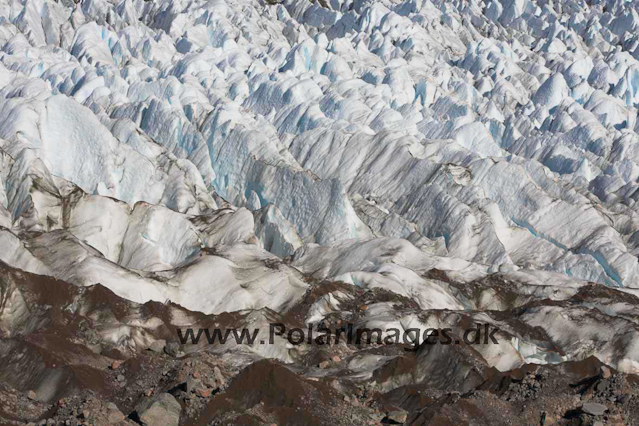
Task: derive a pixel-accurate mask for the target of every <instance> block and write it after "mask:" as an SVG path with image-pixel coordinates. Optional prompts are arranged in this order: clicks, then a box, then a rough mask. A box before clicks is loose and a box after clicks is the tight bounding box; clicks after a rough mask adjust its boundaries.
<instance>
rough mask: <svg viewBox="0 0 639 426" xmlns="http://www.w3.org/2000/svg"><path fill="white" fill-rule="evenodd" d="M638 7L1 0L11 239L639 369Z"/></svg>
mask: <svg viewBox="0 0 639 426" xmlns="http://www.w3.org/2000/svg"><path fill="white" fill-rule="evenodd" d="M638 10H639V1H637V0H631V1H622V0H608V1H600V0H594V1H590V2H585V1H577V0H575V1H560V2H552V1H545V0H488V1H478V0H471V1H467V0H456V1H444V0H409V1H400V0H317V1H308V0H284V1H282V2H279V1H264V0H232V1H231V0H207V1H204V0H188V1H187V0H152V1H144V0H82V1H80V2H78V3H75V2H73V1H71V0H60V1H59V2H56V1H52V0H11V1H8V0H0V50H1V51H0V261H2V262H4V263H5V264H6V265H7V267H10V268H13V269H16V270H22V271H26V272H28V273H33V274H40V275H47V276H50V277H53V278H55V279H58V280H63V281H66V282H68V283H71V284H74V285H77V286H92V285H95V284H102V285H103V286H105V287H107V288H108V289H109V290H111V291H112V292H114V293H115V294H116V295H117V296H120V297H122V298H125V299H128V300H130V301H133V302H136V303H144V302H148V301H159V302H165V301H167V300H170V301H172V302H173V303H176V304H179V305H181V306H183V307H184V308H185V309H188V310H191V311H199V312H202V313H204V314H221V313H223V312H234V311H247V310H249V311H252V312H253V314H255V315H257V316H259V315H260V314H259V312H263V311H264V310H271V311H274V312H277V313H278V314H284V313H286V312H289V311H290V310H291V309H293V308H294V307H295V306H298V304H299V303H300V301H301V300H302V299H303V297H304V295H305V294H306V293H307V291H308V289H309V283H311V282H314V283H317V282H321V281H326V282H330V281H342V282H345V283H348V284H349V285H352V286H357V287H362V288H364V289H367V290H370V291H373V290H375V289H382V290H384V291H389V292H392V293H394V294H395V295H397V296H398V297H400V296H401V297H403V298H407V299H409V300H411V301H412V302H413V303H414V305H411V307H410V309H408V308H407V309H399V308H398V307H397V306H396V305H394V304H393V303H391V302H384V301H378V303H373V304H372V305H371V306H370V307H369V310H368V311H367V313H366V315H364V316H362V317H361V318H360V321H361V324H360V325H362V326H371V327H372V326H380V325H385V326H387V327H395V326H398V325H399V327H400V328H410V327H417V328H419V329H426V328H429V327H433V326H437V327H442V326H455V325H456V324H458V323H461V322H464V321H469V320H473V321H482V322H490V323H493V324H496V325H498V326H500V327H501V328H502V329H504V330H506V331H505V336H507V339H506V340H505V343H503V344H502V345H500V346H499V347H498V348H492V349H490V350H491V351H492V352H485V353H484V352H481V351H480V353H481V355H482V356H483V357H484V358H485V360H486V362H487V365H489V366H490V367H496V368H497V369H498V370H508V369H511V368H517V367H519V366H521V365H522V364H523V363H527V362H537V363H555V362H560V361H568V360H583V359H586V358H588V357H589V356H592V355H594V356H596V357H597V358H599V359H600V360H601V361H602V362H605V363H607V364H609V365H612V366H614V367H615V368H617V369H619V370H621V371H624V372H628V373H639V358H638V355H637V353H638V352H637V348H638V347H639V340H637V339H639V337H638V336H639V334H637V333H636V330H637V329H638V328H639V320H638V318H639V313H638V312H637V304H636V303H635V302H634V300H635V299H634V295H639V262H638V259H637V256H638V255H639V203H638V202H637V201H639V120H638V118H637V117H638V110H639V13H638V12H637V11H638ZM433 271H435V272H433ZM589 283H595V284H598V285H602V286H609V287H614V288H615V289H606V292H610V293H606V294H605V297H603V296H601V297H600V295H591V296H592V300H589V301H587V302H583V304H568V303H567V302H566V303H565V304H562V303H563V302H565V301H566V300H569V299H571V298H573V297H577V296H575V295H580V294H582V293H583V294H586V293H587V292H586V290H584V289H590V288H591V287H590V284H589ZM492 286H494V288H493V287H492ZM465 287H466V288H467V290H464V288H465ZM470 288H472V289H473V290H472V291H476V293H473V295H470V293H471V291H470V290H468V289H470ZM504 292H505V293H507V294H508V297H506V296H504V297H503V298H500V297H501V296H500V294H503V293H504ZM331 294H332V293H331ZM588 294H589V293H588ZM610 294H614V295H616V296H614V297H613V296H611V295H610ZM340 297H345V296H344V295H343V294H338V295H332V296H330V297H329V296H326V298H324V299H322V300H321V301H320V302H317V305H314V306H313V307H311V308H310V310H309V312H308V315H307V317H306V318H305V319H306V320H308V321H310V322H318V321H321V320H322V319H323V318H324V317H326V316H327V315H330V314H331V313H332V312H335V311H339V310H340V308H339V306H338V305H339V303H338V302H339V299H340ZM584 297H586V296H584ZM588 297H590V296H588ZM615 297H618V298H619V300H623V298H624V297H627V298H628V299H629V300H630V299H631V298H632V300H633V302H632V303H630V302H628V304H624V302H621V301H616V302H613V301H612V300H613V299H614V298H615ZM539 301H546V302H548V301H551V302H553V303H550V302H548V303H544V304H542V305H539V306H535V307H534V308H531V309H527V310H525V311H521V312H517V313H516V314H515V313H512V312H511V313H512V316H511V317H510V318H503V315H500V314H499V313H500V312H505V311H511V310H513V309H515V308H516V307H518V306H523V305H525V304H526V303H536V302H539ZM554 302H557V303H555V304H554ZM560 302H561V303H560ZM540 303H541V302H540ZM0 306H2V305H0ZM2 309H4V308H2ZM493 311H494V312H493ZM269 312H270V311H269ZM442 312H446V313H445V314H443V313H442ZM495 312H497V313H495ZM2 315H3V311H2V310H0V318H2ZM7 315H9V314H8V313H7ZM260 318H261V317H260ZM541 330H543V332H542V331H541ZM633 333H634V334H633ZM604 336H607V337H606V338H607V339H608V341H607V343H606V344H601V345H593V344H592V341H593V340H595V341H601V340H602V339H603V338H604ZM486 351H488V349H486ZM260 354H261V355H262V356H267V357H273V358H279V359H281V360H283V361H287V362H288V361H290V360H291V359H293V358H292V357H291V356H290V354H284V352H283V349H282V348H276V349H273V350H270V351H269V350H266V349H264V352H261V353H260Z"/></svg>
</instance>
